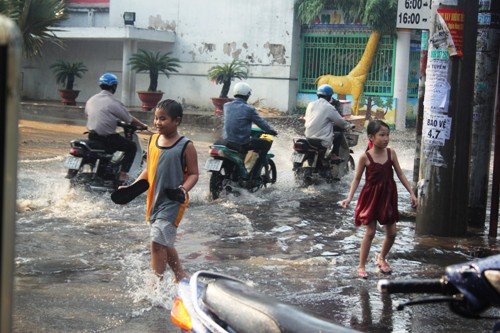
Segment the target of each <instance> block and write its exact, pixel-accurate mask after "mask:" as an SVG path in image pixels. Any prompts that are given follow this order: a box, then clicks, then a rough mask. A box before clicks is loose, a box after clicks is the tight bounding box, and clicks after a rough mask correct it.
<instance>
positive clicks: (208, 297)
mask: <svg viewBox="0 0 500 333" xmlns="http://www.w3.org/2000/svg"><path fill="white" fill-rule="evenodd" d="M170 318H171V321H172V323H173V324H174V325H176V326H177V327H179V328H180V329H181V330H182V331H183V332H194V333H201V332H203V333H212V332H217V333H228V332H232V333H250V332H251V333H256V332H262V333H264V332H288V333H295V332H310V333H314V332H356V331H354V330H351V329H349V328H345V327H342V326H339V325H336V324H333V323H331V322H328V321H326V320H324V319H321V318H319V317H316V316H314V315H312V314H309V313H306V312H304V311H302V310H299V309H298V308H296V307H293V306H290V305H287V304H284V303H281V302H280V301H278V300H277V299H275V298H273V297H270V296H267V295H262V294H260V293H258V292H257V291H256V290H255V289H254V288H252V287H251V286H249V285H247V284H246V283H244V282H243V281H240V280H238V279H235V278H233V277H230V276H227V275H223V274H219V273H214V272H207V271H198V272H196V273H195V274H194V275H193V276H192V277H191V279H189V280H188V279H184V280H182V281H181V282H180V283H179V285H178V287H177V296H176V298H175V299H174V304H173V306H172V311H171V316H170Z"/></svg>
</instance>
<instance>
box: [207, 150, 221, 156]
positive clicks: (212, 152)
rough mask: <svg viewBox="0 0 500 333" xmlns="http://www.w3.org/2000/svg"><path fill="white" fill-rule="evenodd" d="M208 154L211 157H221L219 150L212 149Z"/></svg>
mask: <svg viewBox="0 0 500 333" xmlns="http://www.w3.org/2000/svg"><path fill="white" fill-rule="evenodd" d="M208 152H209V154H210V156H220V151H219V150H218V149H215V148H210V150H209V151H208Z"/></svg>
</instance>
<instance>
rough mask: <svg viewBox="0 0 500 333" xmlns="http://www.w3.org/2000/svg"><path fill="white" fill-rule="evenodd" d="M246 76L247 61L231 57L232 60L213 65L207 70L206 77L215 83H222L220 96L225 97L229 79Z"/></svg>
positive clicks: (229, 82)
mask: <svg viewBox="0 0 500 333" xmlns="http://www.w3.org/2000/svg"><path fill="white" fill-rule="evenodd" d="M247 76H248V67H247V63H246V62H244V61H242V60H237V59H233V61H231V62H230V63H227V64H223V65H217V66H213V67H211V68H210V69H209V70H208V78H209V79H210V80H212V81H214V82H215V83H216V84H222V89H221V93H220V95H219V97H220V98H227V95H228V93H229V88H230V87H231V81H233V80H234V79H240V80H243V79H246V78H247Z"/></svg>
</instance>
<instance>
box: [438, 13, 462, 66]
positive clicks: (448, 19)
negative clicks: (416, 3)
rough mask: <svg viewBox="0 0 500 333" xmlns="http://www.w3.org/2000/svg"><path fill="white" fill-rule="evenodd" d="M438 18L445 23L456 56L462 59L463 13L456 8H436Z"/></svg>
mask: <svg viewBox="0 0 500 333" xmlns="http://www.w3.org/2000/svg"><path fill="white" fill-rule="evenodd" d="M437 12H438V14H439V15H438V16H439V17H440V18H442V19H443V20H444V22H445V25H446V28H447V29H448V31H449V33H450V35H451V39H452V40H453V44H454V45H455V49H456V50H457V56H459V57H462V55H463V54H462V46H463V39H464V11H463V10H461V9H458V8H438V10H437Z"/></svg>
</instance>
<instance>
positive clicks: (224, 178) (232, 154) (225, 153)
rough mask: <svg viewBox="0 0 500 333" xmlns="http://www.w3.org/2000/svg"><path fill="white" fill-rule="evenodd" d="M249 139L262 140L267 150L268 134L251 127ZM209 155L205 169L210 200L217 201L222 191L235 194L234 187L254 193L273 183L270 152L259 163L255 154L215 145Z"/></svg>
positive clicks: (272, 163) (270, 136)
mask: <svg viewBox="0 0 500 333" xmlns="http://www.w3.org/2000/svg"><path fill="white" fill-rule="evenodd" d="M251 136H252V138H260V139H261V140H264V141H266V142H267V143H268V146H269V148H271V145H272V143H273V136H272V135H270V134H266V133H265V132H264V131H262V130H261V129H260V128H252V131H251ZM209 154H210V157H209V158H208V159H207V161H206V162H205V169H206V170H208V171H209V172H211V173H212V174H211V176H210V185H209V186H210V187H209V188H210V194H211V196H212V199H213V200H215V199H218V198H219V197H220V195H221V193H222V192H223V191H226V192H227V193H231V192H233V193H237V192H235V191H234V190H233V186H234V185H237V186H239V187H241V188H245V189H247V190H248V191H250V192H256V191H257V190H259V189H260V188H262V187H266V186H267V185H268V184H274V183H276V178H277V172H276V164H275V163H274V161H273V157H274V154H272V153H269V152H268V153H267V155H266V158H265V159H264V160H263V161H261V159H260V157H259V155H258V153H257V152H255V151H252V150H250V151H248V152H247V151H241V150H238V148H237V147H232V146H231V147H230V146H229V145H228V144H224V143H217V142H216V143H214V144H213V145H212V146H210V150H209Z"/></svg>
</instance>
